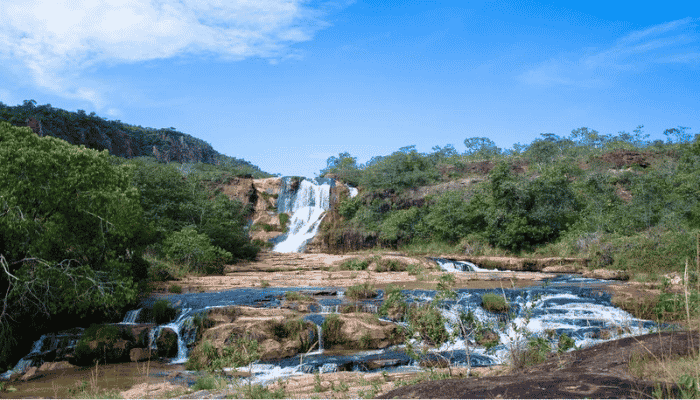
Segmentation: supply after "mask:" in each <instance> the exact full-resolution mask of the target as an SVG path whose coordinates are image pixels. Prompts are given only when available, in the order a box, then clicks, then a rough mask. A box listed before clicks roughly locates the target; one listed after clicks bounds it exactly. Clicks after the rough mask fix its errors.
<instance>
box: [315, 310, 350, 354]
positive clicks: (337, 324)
mask: <svg viewBox="0 0 700 400" xmlns="http://www.w3.org/2000/svg"><path fill="white" fill-rule="evenodd" d="M342 328H343V321H342V320H341V319H340V317H339V316H338V315H337V314H331V315H329V316H328V317H326V319H325V320H323V324H321V330H322V331H323V345H324V347H325V348H331V347H333V346H335V345H343V344H345V343H346V342H347V338H345V336H344V335H343V332H342Z"/></svg>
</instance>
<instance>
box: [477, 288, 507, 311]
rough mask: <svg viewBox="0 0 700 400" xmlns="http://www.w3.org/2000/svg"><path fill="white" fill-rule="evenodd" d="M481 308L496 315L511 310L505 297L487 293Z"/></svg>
mask: <svg viewBox="0 0 700 400" xmlns="http://www.w3.org/2000/svg"><path fill="white" fill-rule="evenodd" d="M481 306H482V307H484V309H485V310H486V311H490V312H495V313H504V312H508V310H509V309H510V305H509V304H508V303H507V302H506V299H505V297H503V296H499V295H497V294H495V293H485V294H484V295H483V296H481Z"/></svg>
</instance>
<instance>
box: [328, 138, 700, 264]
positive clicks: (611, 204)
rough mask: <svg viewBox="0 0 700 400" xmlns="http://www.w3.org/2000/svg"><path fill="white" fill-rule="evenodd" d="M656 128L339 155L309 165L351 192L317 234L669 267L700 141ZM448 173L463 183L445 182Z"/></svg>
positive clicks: (675, 259)
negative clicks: (660, 133) (655, 135)
mask: <svg viewBox="0 0 700 400" xmlns="http://www.w3.org/2000/svg"><path fill="white" fill-rule="evenodd" d="M664 134H666V136H667V138H668V139H667V141H666V142H662V141H655V142H649V141H648V140H647V139H648V136H649V135H647V134H645V133H644V131H643V127H642V126H638V127H636V129H634V131H633V133H627V132H619V133H618V134H615V135H605V134H601V133H599V132H597V131H595V130H593V129H589V128H586V127H583V128H579V129H575V130H573V131H572V132H571V135H570V136H569V137H560V136H558V135H555V134H551V133H546V134H542V135H541V138H539V139H537V140H535V141H533V142H532V143H530V144H529V145H521V144H517V145H515V146H514V147H513V148H512V149H505V150H504V149H499V148H498V147H496V146H495V144H494V143H493V142H492V141H490V140H489V139H488V138H478V137H477V138H467V139H466V140H465V146H467V151H466V152H464V153H462V154H459V153H458V152H457V151H456V150H455V149H454V147H452V146H450V145H447V146H445V147H439V146H436V147H435V148H433V152H432V153H418V152H417V151H416V150H415V147H413V146H408V147H404V148H401V149H400V150H398V151H396V152H394V153H393V154H391V155H388V156H385V157H375V158H374V159H372V160H371V161H370V162H368V163H367V164H364V165H358V164H357V162H356V159H355V158H354V157H352V156H351V155H350V154H348V153H341V154H339V155H338V156H334V157H331V158H329V159H328V166H327V168H325V169H324V170H322V171H321V173H322V174H328V175H329V176H330V175H332V176H335V177H338V178H339V179H341V180H344V181H345V182H349V183H350V184H353V185H357V186H358V187H359V189H360V193H359V195H358V196H356V197H354V198H352V199H351V198H347V197H345V198H343V197H341V198H340V200H339V203H338V204H337V207H336V208H335V209H334V210H333V212H334V213H336V214H335V216H334V217H332V218H327V219H325V220H324V223H323V224H322V227H321V230H320V235H321V237H322V239H323V241H324V243H325V244H326V245H327V246H328V248H329V249H331V250H334V249H337V250H338V251H348V250H359V249H364V248H373V247H377V246H381V247H386V248H393V249H400V250H402V251H404V252H407V253H412V254H421V253H423V254H425V253H438V252H443V253H450V252H460V253H462V252H467V253H469V254H471V255H521V256H530V257H546V256H560V257H581V258H587V259H589V260H590V261H589V263H588V265H589V267H591V268H611V269H620V270H625V271H628V273H629V276H635V275H637V274H640V273H659V274H660V273H662V272H663V273H667V272H671V271H676V272H680V271H681V270H682V268H683V262H684V260H685V259H686V258H692V257H694V253H695V245H694V240H695V236H696V233H697V229H698V228H700V189H698V188H700V172H698V171H700V141H698V140H695V141H693V142H691V139H692V137H693V135H692V134H690V128H685V127H677V128H670V129H668V130H666V131H665V132H664ZM456 179H463V180H464V182H466V183H465V184H460V185H453V184H451V183H449V184H448V182H451V181H454V180H456ZM438 184H443V185H440V186H439V188H438V187H437V186H432V185H438ZM433 187H434V188H435V190H433V189H432V188H433ZM381 268H383V267H380V269H381Z"/></svg>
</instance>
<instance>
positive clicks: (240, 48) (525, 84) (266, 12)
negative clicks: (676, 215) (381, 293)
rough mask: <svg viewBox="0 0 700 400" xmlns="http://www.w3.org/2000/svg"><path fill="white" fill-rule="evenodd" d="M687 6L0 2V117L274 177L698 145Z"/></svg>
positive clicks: (293, 0) (693, 35) (692, 28)
mask: <svg viewBox="0 0 700 400" xmlns="http://www.w3.org/2000/svg"><path fill="white" fill-rule="evenodd" d="M688 4H693V3H690V2H672V1H671V2H654V3H648V4H645V3H644V2H596V1H587V2H576V3H575V4H573V2H559V3H557V2H534V1H522V0H520V1H500V2H478V1H477V2H475V1H470V2H465V1H457V2H451V1H443V2H431V1H419V2H418V1H416V2H414V1H402V2H397V1H369V0H368V1H361V0H358V1H343V0H339V1H304V0H255V1H226V0H196V1H192V0H152V1H150V2H146V1H142V0H139V1H136V0H93V1H81V0H33V1H28V0H2V2H0V101H2V102H4V103H5V104H9V105H16V104H21V103H22V101H23V100H25V99H34V100H36V101H37V102H38V103H39V104H46V103H50V104H51V105H53V106H54V107H59V108H64V109H67V110H73V111H74V110H77V109H83V110H86V111H87V112H88V113H89V112H92V111H95V112H96V113H97V114H98V115H100V116H102V117H105V118H108V119H119V120H122V121H124V122H127V123H131V124H135V125H141V126H148V127H155V128H167V127H175V128H177V129H178V130H180V131H182V132H186V133H188V134H190V135H193V136H195V137H198V138H201V139H203V140H205V141H207V142H209V143H211V144H212V146H213V147H214V148H215V149H216V150H218V151H219V152H221V153H224V154H227V155H230V156H234V157H238V158H244V159H246V160H248V161H250V162H252V163H253V164H256V165H258V166H260V167H261V168H262V169H263V170H265V171H268V172H271V173H280V174H282V175H305V176H309V177H311V176H313V175H315V174H318V172H319V170H320V169H322V168H323V167H324V166H325V164H326V159H327V158H328V157H329V156H331V155H337V154H338V153H340V152H344V151H348V152H350V153H351V154H352V155H353V156H356V157H357V158H358V161H359V162H365V161H367V160H368V159H369V158H370V157H372V156H375V155H386V154H389V153H391V152H393V151H395V150H397V149H398V148H399V147H403V146H407V145H416V146H417V149H418V150H419V151H424V152H429V151H431V148H432V147H433V146H435V145H439V146H444V145H445V144H448V143H449V144H453V145H454V146H455V147H456V148H457V150H458V151H463V150H464V144H463V142H464V139H465V138H468V137H481V136H485V137H489V138H490V139H492V140H493V141H494V142H496V144H497V145H499V146H500V147H503V148H509V147H511V146H512V145H513V144H514V143H517V142H520V143H523V144H525V143H530V142H531V141H532V140H534V139H535V138H536V137H538V136H539V134H540V133H545V132H552V133H556V134H558V135H561V136H567V135H569V134H570V132H571V130H572V129H576V128H580V127H584V126H586V127H589V128H591V129H596V130H598V131H599V132H601V133H605V134H616V133H617V132H619V131H623V130H624V131H627V132H631V131H632V130H633V129H635V127H636V126H637V125H644V131H645V132H646V133H649V134H650V135H651V137H652V138H663V134H662V133H663V131H664V130H665V129H667V128H672V127H676V126H679V125H680V126H686V127H691V128H692V130H691V132H692V133H698V132H700V95H699V93H700V74H699V72H700V41H699V39H700V29H699V28H698V24H699V23H700V12H699V11H700V6H698V5H697V3H696V5H690V6H689V5H688Z"/></svg>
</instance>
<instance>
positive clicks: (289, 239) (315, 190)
mask: <svg viewBox="0 0 700 400" xmlns="http://www.w3.org/2000/svg"><path fill="white" fill-rule="evenodd" d="M294 182H298V181H293V180H292V179H290V178H286V177H285V178H283V179H282V185H283V186H282V192H281V193H280V196H279V198H278V199H277V210H278V212H280V213H283V212H286V213H291V214H292V217H291V218H290V224H289V231H288V233H287V234H286V235H287V236H286V238H285V239H284V240H283V241H282V242H280V243H278V244H277V245H276V246H275V247H274V249H273V250H274V251H277V252H280V253H299V252H302V251H304V247H305V246H306V244H307V243H308V242H309V241H310V240H311V239H313V237H314V236H316V232H317V231H318V227H319V226H320V225H321V221H322V220H323V217H324V216H325V214H326V211H327V210H328V209H329V208H330V191H331V186H332V185H333V184H334V182H333V181H332V180H330V179H326V180H323V179H316V180H315V181H309V180H306V179H304V180H302V181H301V182H298V188H297V190H294V187H293V186H295V185H294Z"/></svg>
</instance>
